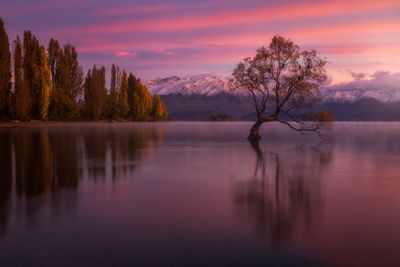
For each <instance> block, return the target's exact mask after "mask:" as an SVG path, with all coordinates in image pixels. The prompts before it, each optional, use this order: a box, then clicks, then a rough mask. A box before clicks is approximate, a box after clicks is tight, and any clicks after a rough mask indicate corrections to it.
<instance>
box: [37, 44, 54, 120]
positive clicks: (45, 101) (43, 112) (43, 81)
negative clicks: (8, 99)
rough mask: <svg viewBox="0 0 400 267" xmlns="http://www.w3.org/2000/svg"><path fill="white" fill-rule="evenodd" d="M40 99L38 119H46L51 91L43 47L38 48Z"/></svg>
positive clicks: (48, 70) (48, 69) (49, 73)
mask: <svg viewBox="0 0 400 267" xmlns="http://www.w3.org/2000/svg"><path fill="white" fill-rule="evenodd" d="M40 87H41V91H40V101H39V119H40V120H43V121H45V120H47V115H48V111H49V102H50V92H51V71H50V68H49V66H48V64H47V53H46V49H45V48H44V47H41V49H40Z"/></svg>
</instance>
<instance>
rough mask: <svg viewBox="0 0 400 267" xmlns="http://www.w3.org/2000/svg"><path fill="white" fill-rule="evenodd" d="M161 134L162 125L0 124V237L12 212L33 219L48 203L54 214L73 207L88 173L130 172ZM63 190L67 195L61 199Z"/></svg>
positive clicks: (96, 176)
mask: <svg viewBox="0 0 400 267" xmlns="http://www.w3.org/2000/svg"><path fill="white" fill-rule="evenodd" d="M163 135H164V133H163V128H162V127H158V128H149V127H148V128H146V127H143V128H138V127H126V128H124V127H121V128H120V127H118V126H117V127H109V126H108V125H107V126H106V127H104V126H98V127H86V128H85V127H74V126H73V127H61V128H60V127H43V128H10V129H1V131H0V147H1V153H0V237H1V236H3V235H4V234H6V231H7V225H8V224H10V219H11V218H10V217H11V213H15V214H14V216H13V220H16V221H19V222H21V221H25V222H26V223H27V224H31V223H33V222H34V220H35V217H36V216H38V214H39V213H40V211H41V210H43V209H44V208H45V207H44V206H46V205H47V204H49V205H50V206H49V207H46V209H49V211H50V214H53V215H54V214H56V213H60V212H61V213H62V212H67V211H71V210H74V209H75V205H76V201H77V197H78V192H77V188H78V187H79V184H80V183H81V182H83V181H84V180H85V179H88V180H90V181H91V182H96V181H98V180H99V181H100V180H101V181H103V180H105V179H110V180H112V181H113V182H116V180H117V179H119V178H120V177H121V178H123V177H125V178H131V177H132V175H133V171H134V170H135V169H136V168H138V167H139V166H140V161H141V160H142V157H143V153H144V152H145V151H146V150H145V148H146V147H148V146H149V145H151V144H154V143H157V142H159V141H160V140H161V139H162V138H163ZM106 169H110V170H111V175H110V177H109V176H107V174H106ZM64 193H68V197H67V198H68V199H67V201H62V195H63V194H64ZM49 200H50V201H49ZM64 200H65V199H64ZM11 207H15V208H13V209H11ZM12 210H14V211H13V212H12ZM14 217H15V218H14Z"/></svg>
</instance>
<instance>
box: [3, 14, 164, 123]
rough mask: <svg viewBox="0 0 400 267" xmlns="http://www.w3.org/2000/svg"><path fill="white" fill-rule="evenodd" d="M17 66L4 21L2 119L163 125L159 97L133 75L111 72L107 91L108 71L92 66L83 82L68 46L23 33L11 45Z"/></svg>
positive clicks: (161, 105)
mask: <svg viewBox="0 0 400 267" xmlns="http://www.w3.org/2000/svg"><path fill="white" fill-rule="evenodd" d="M12 58H13V60H12V61H13V66H11V52H10V44H9V39H8V35H7V32H6V31H5V28H4V23H3V20H2V19H1V18H0V119H1V120H14V119H17V120H21V121H27V120H43V121H45V120H48V119H50V120H100V119H113V120H140V121H147V120H164V119H165V118H166V109H165V107H164V105H163V103H162V101H161V99H160V97H159V96H158V95H156V94H155V95H153V96H151V95H150V93H149V92H148V90H147V88H146V86H145V85H144V84H142V83H141V82H140V79H138V78H136V77H135V76H134V75H133V74H132V73H130V74H128V73H127V72H126V71H124V70H122V71H121V70H120V69H119V67H118V66H115V65H114V64H113V65H112V67H111V82H110V88H109V90H108V89H107V88H106V71H105V68H104V67H101V68H98V67H96V65H94V66H93V67H92V68H91V69H89V70H88V72H87V75H86V77H84V74H83V71H82V67H81V66H80V65H79V62H78V54H77V52H76V50H75V47H73V46H72V45H70V44H67V45H64V46H63V47H62V46H60V44H59V42H58V41H56V40H54V39H51V40H50V42H49V45H48V48H47V49H46V48H45V47H43V46H42V45H40V43H39V41H38V39H37V38H36V37H35V36H34V35H33V34H32V33H31V32H30V31H25V32H24V37H23V41H22V42H21V40H20V39H19V37H17V38H16V40H15V41H14V45H13V55H12Z"/></svg>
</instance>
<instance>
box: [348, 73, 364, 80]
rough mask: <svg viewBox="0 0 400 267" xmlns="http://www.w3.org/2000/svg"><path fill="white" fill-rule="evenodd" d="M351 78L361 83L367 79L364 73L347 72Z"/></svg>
mask: <svg viewBox="0 0 400 267" xmlns="http://www.w3.org/2000/svg"><path fill="white" fill-rule="evenodd" d="M349 73H350V75H351V77H353V80H354V81H361V80H364V79H365V78H366V77H367V74H366V73H364V72H352V71H349Z"/></svg>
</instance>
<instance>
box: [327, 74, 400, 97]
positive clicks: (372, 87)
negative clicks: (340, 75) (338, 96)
mask: <svg viewBox="0 0 400 267" xmlns="http://www.w3.org/2000/svg"><path fill="white" fill-rule="evenodd" d="M353 75H354V76H353ZM352 76H353V77H354V80H353V81H350V82H347V83H339V84H335V85H332V86H329V87H327V88H328V89H331V90H342V91H343V90H345V91H346V90H358V91H376V92H378V91H382V90H384V91H399V92H400V72H390V71H376V72H374V73H373V74H370V75H368V74H366V73H354V72H352Z"/></svg>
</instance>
